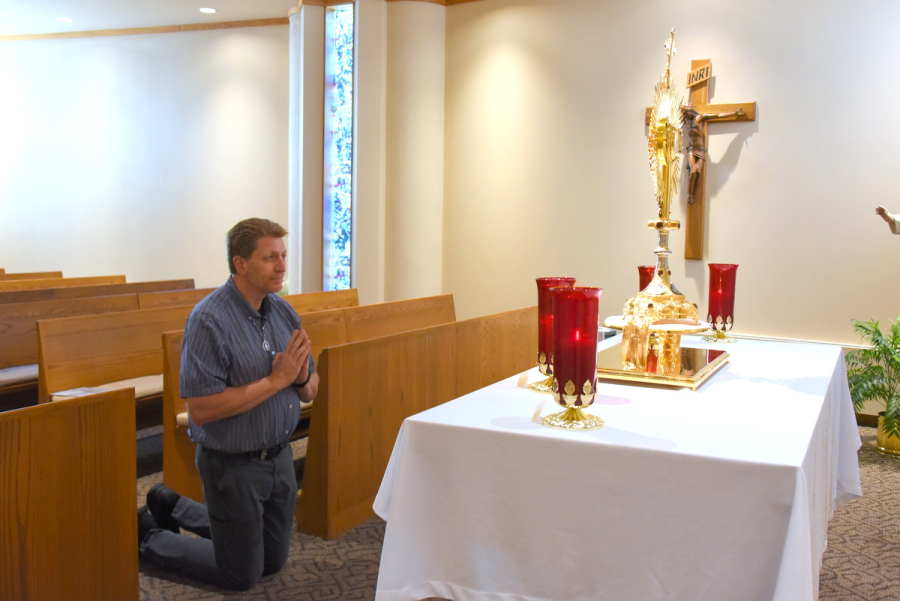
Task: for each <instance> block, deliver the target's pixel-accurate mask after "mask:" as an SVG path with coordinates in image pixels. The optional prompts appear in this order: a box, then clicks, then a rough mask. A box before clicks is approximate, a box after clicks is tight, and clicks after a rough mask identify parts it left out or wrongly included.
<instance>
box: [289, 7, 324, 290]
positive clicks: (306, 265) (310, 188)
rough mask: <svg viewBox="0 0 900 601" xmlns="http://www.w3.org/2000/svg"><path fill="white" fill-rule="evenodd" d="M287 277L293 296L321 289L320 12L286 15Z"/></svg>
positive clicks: (310, 10) (309, 9) (308, 10)
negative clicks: (287, 131) (287, 62)
mask: <svg viewBox="0 0 900 601" xmlns="http://www.w3.org/2000/svg"><path fill="white" fill-rule="evenodd" d="M290 28H291V33H290V115H289V121H288V128H289V134H288V164H289V169H288V224H287V228H288V230H289V231H290V236H289V239H288V278H289V283H290V291H291V293H292V294H296V293H299V292H311V291H315V290H321V289H322V195H323V191H322V169H323V156H324V148H323V137H324V133H323V132H324V96H325V92H324V86H325V9H324V8H323V7H321V6H302V7H301V8H300V9H299V10H297V11H294V12H292V13H291V15H290Z"/></svg>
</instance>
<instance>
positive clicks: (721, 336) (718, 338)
mask: <svg viewBox="0 0 900 601" xmlns="http://www.w3.org/2000/svg"><path fill="white" fill-rule="evenodd" d="M703 342H725V343H731V344H733V343H735V342H737V338H733V337H731V336H729V335H728V334H726V333H725V332H724V331H723V330H715V334H711V335H709V336H704V337H703Z"/></svg>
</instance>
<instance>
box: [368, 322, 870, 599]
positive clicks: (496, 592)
mask: <svg viewBox="0 0 900 601" xmlns="http://www.w3.org/2000/svg"><path fill="white" fill-rule="evenodd" d="M617 339H618V337H617V338H616V339H612V340H607V341H605V342H603V343H601V348H602V347H603V346H604V345H606V344H612V343H615V342H616V340H617ZM683 344H684V345H685V346H699V347H703V346H707V347H709V348H716V349H724V350H727V351H728V352H729V353H730V354H731V358H730V363H728V364H727V365H726V366H725V367H724V368H722V369H721V370H720V371H719V372H718V373H717V374H715V375H714V376H713V377H712V378H711V379H710V380H709V381H707V382H706V383H705V384H704V385H703V386H702V387H701V388H700V389H699V390H697V391H691V390H688V389H663V388H660V387H649V386H639V385H631V384H622V383H613V382H603V381H601V382H598V386H597V398H596V401H595V403H594V405H593V406H592V407H591V408H590V409H589V410H588V411H589V412H590V413H593V414H595V415H598V416H600V417H602V418H603V419H604V420H605V421H606V427H604V428H603V429H601V430H595V431H590V432H567V431H560V430H554V429H551V428H547V427H544V426H542V425H540V424H539V423H537V422H538V420H539V418H540V416H543V415H547V414H549V413H551V412H555V411H559V410H560V408H559V407H558V406H557V405H556V404H555V403H554V402H553V400H552V398H551V397H550V396H549V395H540V394H538V393H534V392H531V391H530V390H528V389H527V383H528V382H533V381H536V380H538V379H539V377H540V374H539V373H538V372H537V370H536V369H535V370H532V371H530V372H526V373H525V374H522V375H520V376H516V377H512V378H509V379H507V380H504V381H502V382H499V383H497V384H494V385H492V386H488V387H487V388H483V389H481V390H478V391H476V392H473V393H471V394H468V395H466V396H463V397H460V398H458V399H456V400H454V401H451V402H449V403H445V404H443V405H440V406H438V407H435V408H433V409H430V410H428V411H425V412H423V413H420V414H418V415H415V416H413V417H410V418H408V419H407V420H406V421H405V422H404V424H403V427H402V428H401V430H400V433H399V435H398V436H397V441H396V443H395V445H394V450H393V454H392V456H391V459H390V463H389V465H388V467H387V470H386V472H385V475H384V479H383V481H382V484H381V489H380V490H379V493H378V496H377V498H376V501H375V506H374V507H375V511H376V513H377V514H378V515H380V516H381V517H382V518H384V519H385V520H387V529H386V532H385V537H384V547H383V551H382V558H381V568H380V571H379V575H378V587H377V593H376V601H417V600H419V599H424V598H427V597H432V596H434V597H443V598H448V599H453V600H454V601H476V600H478V601H485V600H487V601H492V600H496V601H512V600H527V601H537V600H558V601H574V600H578V599H584V600H591V601H606V600H609V601H613V600H615V601H651V600H657V599H659V600H663V599H665V600H667V601H701V600H708V601H727V600H735V601H752V600H765V601H770V600H776V601H814V600H815V599H816V598H817V597H818V586H819V567H820V563H821V559H822V553H823V552H824V550H825V545H826V535H827V523H828V519H829V518H830V517H831V515H832V513H833V511H834V509H835V508H836V507H837V506H839V505H841V504H842V503H844V502H846V501H849V500H851V499H853V498H856V497H858V496H860V495H861V494H862V491H861V489H860V480H859V464H858V463H857V456H856V451H857V449H858V448H859V446H860V438H859V432H858V430H857V428H856V422H855V418H854V414H853V406H852V403H851V401H850V393H849V389H848V387H847V376H846V370H845V366H844V361H843V355H842V352H841V349H840V347H838V346H834V345H825V344H801V343H788V342H766V341H757V340H746V339H745V340H740V341H739V342H738V343H737V344H730V345H709V344H707V343H704V342H702V340H701V339H700V338H699V337H685V338H684V343H683ZM544 400H546V401H547V403H546V405H545V406H544V407H543V408H542V409H540V410H539V411H537V412H536V410H537V409H538V405H539V403H540V402H541V401H544ZM536 413H537V415H536Z"/></svg>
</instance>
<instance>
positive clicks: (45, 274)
mask: <svg viewBox="0 0 900 601" xmlns="http://www.w3.org/2000/svg"><path fill="white" fill-rule="evenodd" d="M61 277H63V274H62V272H61V271H32V272H25V273H0V281H6V280H38V279H48V278H61Z"/></svg>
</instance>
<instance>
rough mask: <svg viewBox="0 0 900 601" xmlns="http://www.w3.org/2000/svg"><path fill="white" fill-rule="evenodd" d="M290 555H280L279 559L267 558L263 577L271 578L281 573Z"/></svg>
mask: <svg viewBox="0 0 900 601" xmlns="http://www.w3.org/2000/svg"><path fill="white" fill-rule="evenodd" d="M288 555H289V553H284V554H279V555H278V556H277V557H270V556H266V560H265V565H264V566H263V576H269V575H271V574H276V573H278V572H280V571H281V568H283V567H284V565H285V564H286V563H287V560H288Z"/></svg>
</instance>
